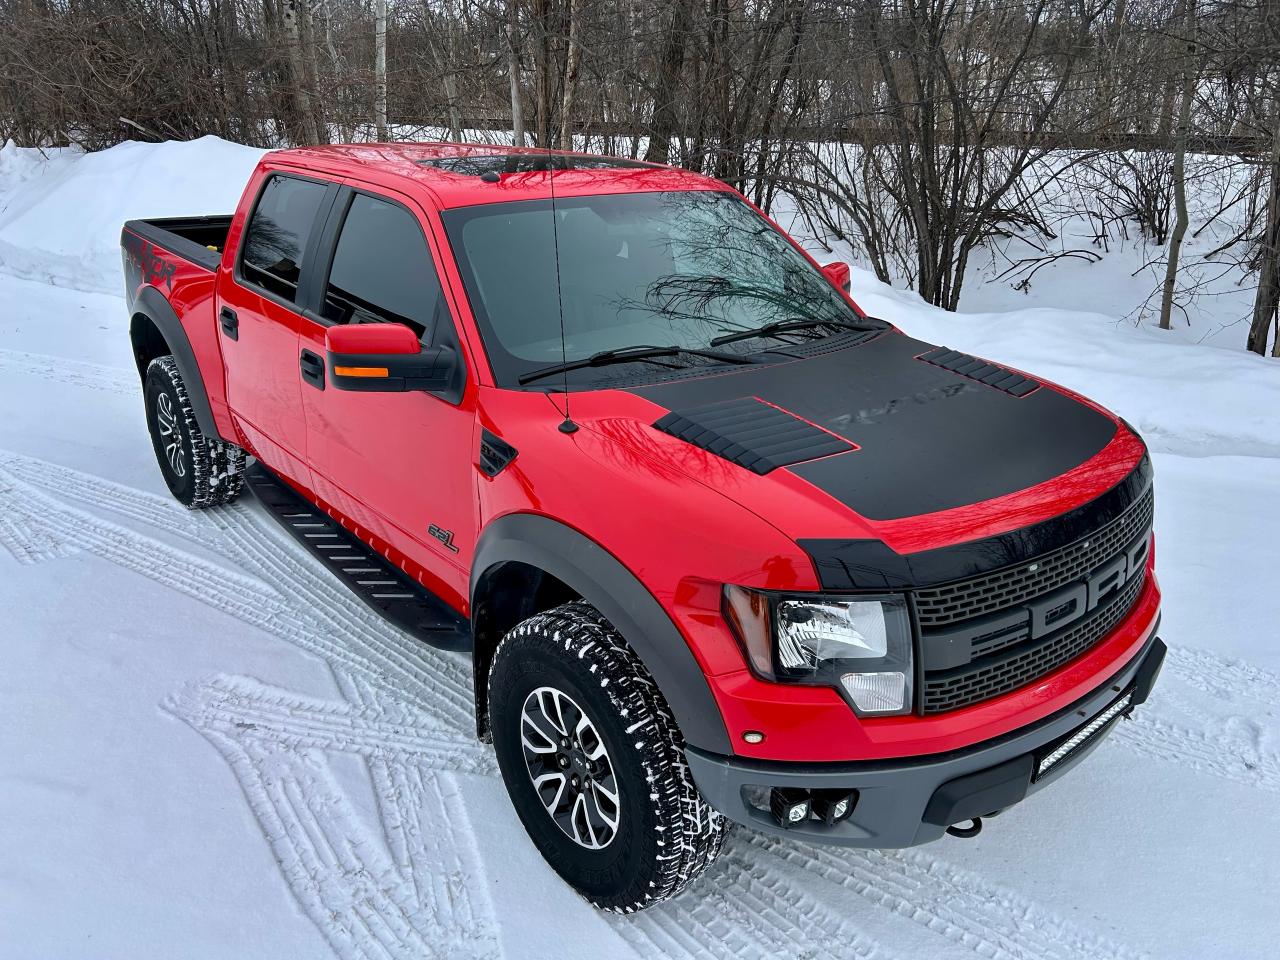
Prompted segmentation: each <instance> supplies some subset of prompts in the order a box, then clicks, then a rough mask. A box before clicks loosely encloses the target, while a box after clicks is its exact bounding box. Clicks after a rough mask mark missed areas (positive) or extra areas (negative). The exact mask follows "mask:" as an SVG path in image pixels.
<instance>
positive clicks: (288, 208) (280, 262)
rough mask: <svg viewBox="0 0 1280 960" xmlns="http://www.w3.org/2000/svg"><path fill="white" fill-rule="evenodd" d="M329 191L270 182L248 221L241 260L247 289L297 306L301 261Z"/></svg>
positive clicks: (310, 183) (292, 180)
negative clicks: (257, 289)
mask: <svg viewBox="0 0 1280 960" xmlns="http://www.w3.org/2000/svg"><path fill="white" fill-rule="evenodd" d="M327 189H328V187H327V186H326V185H325V184H323V183H317V182H316V181H314V180H300V179H298V178H297V177H285V176H272V177H271V178H270V179H269V180H267V182H266V184H265V185H264V186H263V188H262V192H261V193H260V194H259V195H258V202H257V204H256V205H255V206H254V208H253V213H252V214H250V216H249V226H248V227H247V228H246V230H245V239H244V244H243V247H242V250H241V255H240V272H241V275H242V277H243V278H244V280H245V281H247V282H248V283H251V284H253V285H254V286H257V287H261V288H262V289H263V290H266V291H267V292H268V293H271V294H274V295H275V296H277V297H280V298H282V299H284V300H288V301H290V302H295V301H296V300H297V297H298V278H299V276H300V274H301V270H302V255H303V251H304V249H305V247H306V243H307V237H308V236H309V235H310V233H311V228H312V226H313V225H314V224H315V221H316V215H317V214H318V213H319V211H320V204H321V202H322V201H323V200H324V197H325V192H326V190H327Z"/></svg>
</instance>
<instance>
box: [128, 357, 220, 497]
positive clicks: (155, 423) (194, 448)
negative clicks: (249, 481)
mask: <svg viewBox="0 0 1280 960" xmlns="http://www.w3.org/2000/svg"><path fill="white" fill-rule="evenodd" d="M143 396H144V399H145V402H146V411H147V429H148V430H149V431H150V433H151V445H152V447H153V448H154V449H155V453H156V462H157V463H159V464H160V473H161V474H162V475H163V476H164V481H165V484H166V485H168V487H169V492H170V493H172V494H173V496H174V498H175V499H176V500H177V501H178V502H179V503H181V504H183V505H184V506H186V507H189V508H190V509H192V510H195V509H198V508H201V507H212V506H216V505H217V504H220V503H229V502H231V501H232V500H234V499H235V498H236V497H237V496H239V495H240V491H241V489H242V488H243V486H244V467H245V453H244V450H242V449H241V448H240V447H238V446H236V445H235V444H233V443H224V442H223V441H221V440H210V439H208V438H207V437H205V435H204V434H203V433H202V432H201V431H200V427H199V426H198V425H197V424H196V418H195V413H194V412H193V411H192V408H191V398H190V397H189V395H188V394H187V388H186V385H185V384H184V383H183V382H182V375H181V374H180V373H178V365H177V364H176V363H174V360H173V357H171V356H164V357H156V358H155V359H154V360H152V361H151V363H150V364H149V365H148V366H147V377H146V381H145V383H144V388H143Z"/></svg>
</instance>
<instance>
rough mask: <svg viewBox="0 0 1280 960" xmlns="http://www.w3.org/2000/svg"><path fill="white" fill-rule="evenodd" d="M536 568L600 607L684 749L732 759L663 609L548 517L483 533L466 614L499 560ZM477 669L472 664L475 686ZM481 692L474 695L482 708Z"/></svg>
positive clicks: (719, 721)
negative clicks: (658, 697) (667, 710)
mask: <svg viewBox="0 0 1280 960" xmlns="http://www.w3.org/2000/svg"><path fill="white" fill-rule="evenodd" d="M511 562H516V563H523V564H528V565H530V566H533V567H537V568H538V569H541V570H543V571H545V572H546V573H548V574H550V575H551V576H553V577H555V578H556V579H558V580H560V581H561V582H562V583H564V584H565V585H566V586H568V587H569V588H570V589H572V590H573V591H574V592H576V593H577V594H578V595H579V596H581V597H582V598H583V599H584V600H586V601H587V602H588V603H590V604H591V605H592V606H594V607H595V608H596V609H597V610H599V611H600V612H601V613H602V614H604V616H605V617H606V618H607V619H608V620H609V622H610V623H612V624H613V625H614V626H615V627H616V628H617V629H618V632H619V633H621V634H622V636H623V638H624V639H625V640H626V641H627V643H628V644H629V645H630V646H631V649H632V650H634V651H635V653H636V655H637V656H638V657H639V658H640V659H641V661H643V663H644V665H645V667H646V668H648V670H649V673H650V674H651V675H652V677H653V679H654V681H655V682H656V683H657V684H658V689H659V690H660V691H662V695H663V697H664V698H665V699H666V701H667V703H668V705H669V706H670V707H671V712H672V714H673V715H674V717H675V719H676V723H677V724H679V726H680V731H681V733H683V734H684V738H685V741H686V742H687V743H689V744H690V745H691V746H696V747H699V748H700V749H703V750H707V751H711V752H714V753H718V754H731V753H733V749H732V747H731V745H730V740H729V734H728V731H727V730H726V729H725V724H724V719H723V717H722V716H721V714H720V708H719V707H718V706H717V705H716V700H715V697H714V696H713V695H712V693H711V687H710V685H709V684H708V683H707V678H706V675H705V674H704V673H703V671H702V668H701V667H700V666H699V665H698V661H697V660H696V659H695V658H694V655H693V651H691V650H690V649H689V644H688V643H687V642H686V641H685V639H684V636H683V635H682V634H681V633H680V631H679V629H678V628H677V627H676V625H675V624H674V623H673V622H672V620H671V618H670V617H669V616H668V615H667V612H666V611H665V610H664V609H663V608H662V605H661V604H659V603H658V601H657V600H656V599H654V596H653V594H651V593H650V592H649V590H648V588H646V587H645V586H644V584H642V583H641V582H640V581H639V580H638V579H637V578H636V577H635V575H634V574H632V573H631V571H630V570H628V569H627V568H626V567H625V566H623V565H622V563H621V562H620V561H619V560H618V559H617V558H616V557H614V556H613V554H611V553H609V552H608V551H607V550H605V549H604V548H603V547H601V546H600V545H599V544H597V543H596V542H595V541H593V540H591V539H589V538H588V537H586V536H584V535H583V534H581V533H579V532H578V531H577V530H574V529H572V528H571V527H568V526H566V525H565V524H563V523H560V522H558V521H556V520H552V519H550V518H549V517H543V516H539V515H536V514H528V513H516V514H508V515H507V516H504V517H500V518H498V519H497V520H494V521H493V522H492V523H490V524H489V525H488V527H486V528H485V530H484V532H483V534H482V535H481V537H480V542H479V543H478V544H477V546H476V554H475V561H474V563H473V565H472V573H471V587H470V593H471V609H472V610H473V611H474V610H475V609H476V590H477V586H478V585H479V583H480V582H481V580H482V579H483V577H484V575H485V573H486V572H487V571H490V570H492V569H493V568H494V567H496V566H499V565H501V564H503V563H511ZM480 677H481V671H480V669H479V664H477V670H476V678H477V686H479V684H480ZM483 695H484V691H483V690H480V689H477V690H476V706H477V709H481V704H482V703H483V700H482V699H481V698H482V696H483Z"/></svg>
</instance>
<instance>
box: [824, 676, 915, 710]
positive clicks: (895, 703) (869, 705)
mask: <svg viewBox="0 0 1280 960" xmlns="http://www.w3.org/2000/svg"><path fill="white" fill-rule="evenodd" d="M840 685H841V686H843V687H844V689H845V691H846V692H847V693H848V694H849V698H850V699H851V700H852V701H853V705H854V706H855V707H857V708H858V711H859V712H860V713H896V712H898V711H901V710H902V709H903V708H904V707H905V706H906V698H907V675H906V674H905V673H900V672H898V671H894V672H892V673H846V674H845V675H844V676H842V677H841V678H840Z"/></svg>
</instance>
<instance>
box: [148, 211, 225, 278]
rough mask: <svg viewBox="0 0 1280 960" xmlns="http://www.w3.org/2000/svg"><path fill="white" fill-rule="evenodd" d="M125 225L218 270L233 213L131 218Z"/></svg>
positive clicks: (180, 253)
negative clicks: (145, 218)
mask: <svg viewBox="0 0 1280 960" xmlns="http://www.w3.org/2000/svg"><path fill="white" fill-rule="evenodd" d="M124 226H125V229H126V230H128V231H129V232H131V233H134V234H137V235H138V236H139V237H141V238H143V239H144V240H147V241H149V242H151V243H153V244H155V245H156V246H158V247H163V248H164V249H165V250H168V251H170V252H171V253H174V254H176V255H177V256H179V257H182V258H183V259H184V260H190V261H191V262H192V263H194V264H196V265H197V266H200V267H204V268H205V269H207V270H211V271H212V270H217V269H218V264H219V263H220V262H221V261H222V248H223V246H224V245H225V244H226V242H227V231H228V230H230V229H231V214H229V213H228V214H225V215H224V214H217V215H214V216H209V217H163V218H159V219H154V220H130V221H129V222H128V223H126V224H125V225H124Z"/></svg>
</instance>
